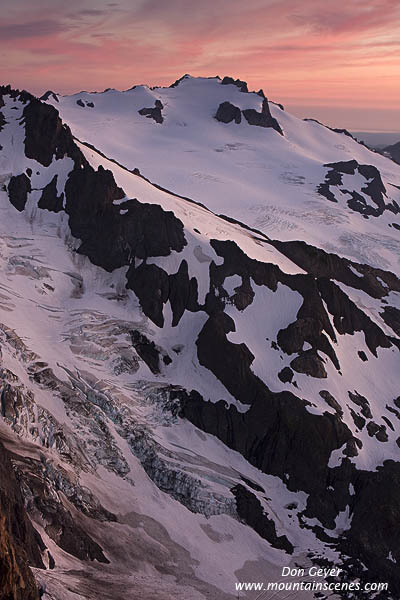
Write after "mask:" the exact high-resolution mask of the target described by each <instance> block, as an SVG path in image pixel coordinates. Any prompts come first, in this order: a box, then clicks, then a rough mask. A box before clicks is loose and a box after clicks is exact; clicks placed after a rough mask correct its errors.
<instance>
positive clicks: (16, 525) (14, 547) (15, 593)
mask: <svg viewBox="0 0 400 600" xmlns="http://www.w3.org/2000/svg"><path fill="white" fill-rule="evenodd" d="M41 546H42V547H44V546H43V544H42V542H41V539H40V536H39V534H38V533H37V532H36V531H35V530H34V529H33V527H32V525H31V522H30V520H29V518H28V516H27V514H26V511H25V508H24V502H23V499H22V495H21V491H20V489H19V484H18V482H17V480H16V477H15V474H14V470H13V467H12V464H11V461H10V457H9V453H8V452H7V451H6V450H5V448H4V446H3V444H2V443H1V442H0V599H1V600H39V592H38V590H37V587H36V584H35V580H34V578H33V575H32V572H31V571H30V569H29V566H28V565H32V566H35V567H41V568H43V562H42V558H41Z"/></svg>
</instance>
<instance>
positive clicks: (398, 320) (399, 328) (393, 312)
mask: <svg viewBox="0 0 400 600" xmlns="http://www.w3.org/2000/svg"><path fill="white" fill-rule="evenodd" d="M380 315H381V317H382V319H383V320H384V321H385V323H386V325H389V327H390V328H391V329H393V331H394V332H395V333H396V335H398V336H400V310H399V309H398V308H396V307H395V306H385V308H384V309H383V312H381V313H380Z"/></svg>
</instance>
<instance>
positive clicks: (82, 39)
mask: <svg viewBox="0 0 400 600" xmlns="http://www.w3.org/2000/svg"><path fill="white" fill-rule="evenodd" d="M3 2H4V3H5V4H6V6H7V9H6V10H5V11H4V14H5V15H7V18H8V20H9V22H8V23H7V22H6V19H5V18H3V22H2V24H1V26H0V51H1V52H2V63H3V64H2V67H3V72H5V76H6V79H10V80H12V82H14V84H15V85H16V86H17V87H30V89H32V91H33V92H38V93H39V92H41V91H43V90H45V89H48V88H52V89H57V90H58V91H61V92H63V93H69V92H74V91H76V90H77V89H80V88H82V87H90V89H99V90H102V89H104V88H106V87H116V88H120V89H121V88H122V89H126V88H128V87H130V86H131V85H133V84H134V83H138V82H146V83H148V84H149V85H159V84H161V85H165V84H168V83H171V82H172V81H174V80H175V79H177V78H178V77H179V76H180V75H182V74H183V73H186V72H189V73H191V74H193V75H203V76H209V75H215V74H216V73H218V74H219V75H221V76H223V75H225V74H226V75H233V76H235V77H240V78H241V79H246V80H247V81H248V82H249V87H251V88H252V89H259V88H260V87H262V88H263V89H264V90H265V92H266V93H267V94H268V95H269V96H271V97H272V98H274V99H276V100H278V101H282V102H283V103H285V102H286V100H287V99H288V98H289V99H290V100H291V102H292V104H293V103H295V102H297V103H304V102H305V101H307V102H308V104H310V105H311V104H312V103H313V102H314V103H315V102H318V103H320V104H321V103H322V104H323V103H325V102H327V101H329V102H332V101H334V102H335V103H337V105H344V104H345V103H352V104H354V103H358V104H359V105H366V103H368V105H373V104H378V103H379V104H380V106H381V108H382V107H383V106H393V105H394V103H395V102H397V100H396V98H397V99H398V97H400V83H399V82H400V61H399V53H400V42H399V39H400V18H399V17H400V3H399V1H398V0H369V1H368V2H365V0H346V2H338V1H337V0H247V1H246V2H243V0H229V1H227V0H202V1H201V2H197V3H196V2H188V0H168V1H166V0H120V1H119V2H107V1H106V0H69V1H68V3H65V2H64V0H36V1H35V3H32V2H29V3H28V0H20V1H19V2H17V3H16V2H15V0H14V2H11V0H3ZM22 9H23V10H22ZM47 14H49V15H51V18H49V19H42V20H40V19H38V18H37V15H47ZM3 54H5V56H4V57H3ZM28 65H29V66H28ZM60 66H62V67H63V68H62V69H61V68H60Z"/></svg>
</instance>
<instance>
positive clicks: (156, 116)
mask: <svg viewBox="0 0 400 600" xmlns="http://www.w3.org/2000/svg"><path fill="white" fill-rule="evenodd" d="M163 108H164V106H163V104H162V102H160V100H156V101H155V103H154V108H141V109H140V110H138V113H139V115H143V116H144V117H147V118H148V119H153V120H154V121H155V122H156V123H163V122H164V117H163V115H162V112H161V111H162V109H163Z"/></svg>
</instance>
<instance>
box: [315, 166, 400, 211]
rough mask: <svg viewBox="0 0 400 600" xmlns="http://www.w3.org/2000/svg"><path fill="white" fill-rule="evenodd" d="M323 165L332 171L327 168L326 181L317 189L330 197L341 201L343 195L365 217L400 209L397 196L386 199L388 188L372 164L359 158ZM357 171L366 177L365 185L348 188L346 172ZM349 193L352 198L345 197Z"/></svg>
mask: <svg viewBox="0 0 400 600" xmlns="http://www.w3.org/2000/svg"><path fill="white" fill-rule="evenodd" d="M324 166H325V167H328V168H329V169H330V171H328V172H327V174H326V176H325V181H324V182H323V183H321V184H320V185H319V186H318V188H317V191H318V193H319V194H321V195H322V196H325V198H326V199H327V200H330V201H331V202H338V198H341V197H342V196H343V198H345V199H346V202H347V205H348V207H349V208H351V209H352V210H354V211H356V212H359V213H360V214H361V215H363V216H364V217H366V218H368V217H370V216H372V217H379V216H380V215H381V214H382V213H383V212H384V211H385V210H389V211H391V212H393V213H394V214H398V213H399V212H400V207H399V205H398V203H397V202H396V201H395V200H392V201H391V202H388V203H386V202H385V199H386V198H387V190H386V188H385V186H384V185H383V182H382V178H381V174H380V172H379V171H378V169H377V168H376V167H374V166H373V165H361V164H359V163H358V162H357V161H356V160H349V161H347V162H337V163H328V164H325V165H324ZM356 172H358V173H359V174H360V175H361V176H362V177H364V179H365V180H366V185H365V187H361V188H360V190H359V191H358V190H355V189H350V190H347V189H345V186H344V184H343V175H354V174H355V173H356ZM335 192H336V193H335ZM348 195H350V198H347V197H346V196H348ZM371 202H372V204H371Z"/></svg>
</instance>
